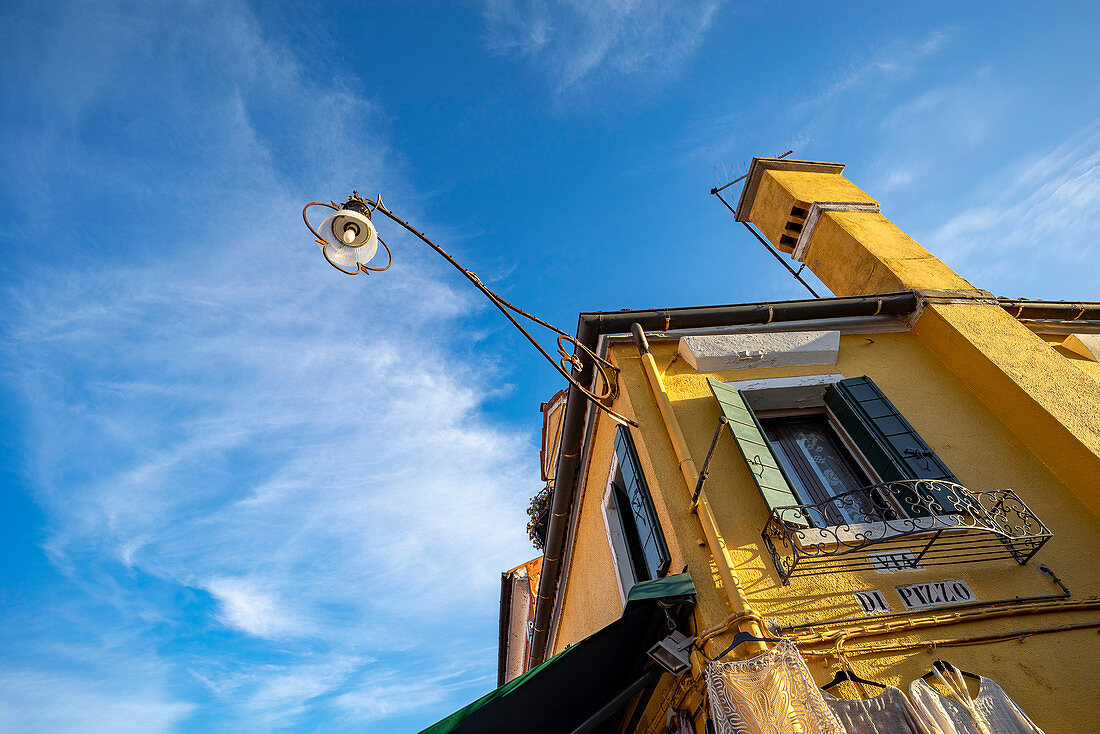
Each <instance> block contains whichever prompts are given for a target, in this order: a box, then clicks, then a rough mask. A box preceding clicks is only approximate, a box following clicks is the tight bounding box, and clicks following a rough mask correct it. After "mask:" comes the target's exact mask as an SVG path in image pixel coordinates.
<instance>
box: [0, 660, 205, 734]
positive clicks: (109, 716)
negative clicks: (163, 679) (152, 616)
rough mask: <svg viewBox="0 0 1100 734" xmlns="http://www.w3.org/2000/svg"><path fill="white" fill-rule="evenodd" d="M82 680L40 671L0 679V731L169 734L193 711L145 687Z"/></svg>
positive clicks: (146, 684) (115, 680) (135, 683)
mask: <svg viewBox="0 0 1100 734" xmlns="http://www.w3.org/2000/svg"><path fill="white" fill-rule="evenodd" d="M120 682H122V681H120V680H119V679H118V678H117V677H114V678H112V679H111V680H110V681H96V680H93V679H90V678H88V677H83V676H76V675H66V674H64V673H56V672H43V671H41V670H35V669H27V668H19V669H8V670H6V671H5V672H4V673H2V674H0V729H2V730H3V731H9V732H23V733H24V734H37V733H38V732H42V733H43V734H55V733H56V732H77V731H79V732H88V734H97V733H99V732H102V733H103V734H126V733H127V732H134V733H135V734H137V733H139V732H141V733H144V732H149V733H155V732H169V731H172V730H173V729H174V728H175V726H176V725H177V724H179V723H180V722H181V721H182V720H184V719H185V718H186V717H187V716H188V714H190V713H191V712H192V711H193V710H194V706H193V705H191V704H188V703H185V702H182V701H176V700H172V699H171V698H170V697H168V696H166V695H165V692H164V690H163V689H162V688H161V687H159V686H157V685H151V684H150V683H149V682H148V681H141V680H135V679H133V678H129V679H127V680H126V681H125V684H126V689H125V690H123V691H119V690H118V688H117V686H118V685H119V684H120Z"/></svg>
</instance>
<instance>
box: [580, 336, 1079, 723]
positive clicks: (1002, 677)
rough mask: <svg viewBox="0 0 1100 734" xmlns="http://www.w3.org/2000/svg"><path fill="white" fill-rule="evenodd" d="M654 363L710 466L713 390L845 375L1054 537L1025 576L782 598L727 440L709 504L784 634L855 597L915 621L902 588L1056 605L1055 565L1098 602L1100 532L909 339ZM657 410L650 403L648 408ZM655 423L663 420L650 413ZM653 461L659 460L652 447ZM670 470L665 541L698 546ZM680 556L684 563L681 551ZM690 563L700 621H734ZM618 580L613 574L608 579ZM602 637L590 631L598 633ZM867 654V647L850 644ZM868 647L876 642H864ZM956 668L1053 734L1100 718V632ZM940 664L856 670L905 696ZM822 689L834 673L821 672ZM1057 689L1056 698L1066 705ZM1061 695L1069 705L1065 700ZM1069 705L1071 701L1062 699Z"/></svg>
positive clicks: (796, 587) (753, 498)
mask: <svg viewBox="0 0 1100 734" xmlns="http://www.w3.org/2000/svg"><path fill="white" fill-rule="evenodd" d="M632 350H633V347H632V346H631V345H624V346H621V347H618V348H617V358H618V362H619V364H620V365H621V366H622V368H623V374H622V376H621V379H622V382H623V385H624V387H625V388H626V391H627V392H629V393H630V394H631V395H632V396H633V403H634V407H635V410H636V411H638V413H639V415H640V416H642V415H645V417H646V418H648V419H645V420H641V421H640V422H641V424H642V429H641V431H640V433H641V435H642V437H643V440H644V442H645V444H646V445H647V446H654V445H660V444H662V443H664V444H666V445H667V444H668V438H667V435H665V434H664V432H663V427H662V424H661V423H660V420H659V418H657V417H656V405H655V403H653V400H652V398H651V397H650V395H649V393H648V392H647V390H648V388H647V386H646V384H645V381H644V376H643V375H642V373H641V371H640V369H639V367H638V364H637V362H638V360H637V357H636V355H632V354H631V351H632ZM653 352H654V358H655V359H656V361H657V363H658V365H660V366H662V367H665V365H668V367H667V373H666V374H665V379H664V383H665V386H666V389H667V390H668V392H669V395H670V398H671V400H672V403H673V406H674V408H675V411H676V415H677V419H678V420H679V422H680V425H681V427H682V429H683V431H684V434H685V438H686V439H687V441H688V444H689V447H690V450H691V453H692V456H693V457H694V458H695V460H696V462H698V463H700V464H701V462H702V457H703V456H704V455H705V453H706V450H707V447H708V445H709V442H710V439H711V436H712V434H713V430H714V426H715V425H716V422H717V420H718V416H719V412H718V407H717V404H716V402H715V400H714V397H713V395H712V394H711V392H710V389H709V388H708V387H707V384H706V378H707V377H708V376H709V377H714V378H715V379H718V380H722V381H731V380H744V379H758V378H765V377H779V376H789V375H803V374H815V373H830V372H840V373H842V374H844V375H845V376H847V377H853V376H858V375H863V374H866V375H868V376H870V377H871V378H872V379H873V380H874V381H875V382H876V384H878V385H879V387H880V388H881V389H882V390H883V391H884V392H885V393H886V394H887V396H888V397H889V398H890V399H891V401H893V402H894V404H895V405H896V406H897V407H898V409H899V410H900V411H901V412H902V413H903V414H904V415H905V416H906V418H907V419H908V420H909V421H910V422H911V423H912V424H913V425H914V427H915V428H916V429H917V430H918V431H919V432H920V433H921V434H922V436H923V437H924V438H925V439H926V440H927V441H928V442H929V444H930V445H931V447H932V448H933V449H934V450H935V451H936V452H937V453H938V454H939V456H940V457H941V458H942V459H943V460H944V461H945V462H946V463H947V465H948V466H949V467H951V469H952V471H954V472H955V474H956V475H957V476H958V477H959V479H960V481H961V482H962V483H963V484H964V485H966V486H967V487H969V488H971V489H974V490H981V489H995V488H1003V487H1010V488H1013V489H1014V490H1016V492H1017V494H1019V495H1020V497H1021V498H1022V499H1023V500H1024V501H1025V502H1026V503H1027V504H1028V505H1029V506H1030V507H1031V508H1032V509H1033V510H1034V511H1035V512H1036V514H1037V515H1039V517H1040V518H1041V519H1042V520H1043V521H1044V522H1045V523H1046V524H1047V525H1048V527H1050V528H1051V530H1052V531H1053V532H1054V538H1053V539H1052V540H1051V541H1050V542H1049V543H1048V544H1047V545H1046V546H1045V547H1044V548H1043V550H1042V551H1040V553H1039V555H1038V556H1037V557H1036V558H1035V559H1033V560H1032V562H1031V563H1030V564H1029V565H1027V566H1020V565H1018V564H1017V563H1015V562H1014V561H1011V560H997V561H992V562H986V563H975V564H966V565H959V566H947V567H930V568H927V569H924V570H921V571H906V572H900V573H894V574H880V573H877V572H874V571H872V572H857V573H843V574H829V575H824V576H814V577H804V578H795V579H792V580H791V583H790V585H789V586H784V585H783V584H782V583H781V582H780V579H779V576H778V574H777V573H776V570H775V568H774V565H773V564H772V561H771V558H770V557H769V556H768V555H767V553H766V551H765V549H764V546H763V543H762V541H761V537H760V534H761V530H762V529H763V527H764V523H765V521H766V516H767V512H766V509H765V506H764V502H763V500H762V499H761V497H760V494H759V492H758V490H757V489H756V486H755V484H754V483H753V482H752V479H751V477H750V474H749V471H748V468H747V466H746V464H745V462H744V460H743V459H742V458H741V456H740V455H739V454H738V452H737V449H736V448H735V446H734V445H733V442H732V441H731V440H729V438H728V436H727V437H724V438H723V440H721V441H720V442H719V447H718V449H717V451H716V453H715V457H714V460H713V463H712V465H711V467H712V472H711V477H710V479H709V481H708V493H709V495H710V497H711V501H712V504H713V506H714V511H715V514H716V516H717V518H718V521H719V524H720V527H721V530H722V533H723V534H724V535H725V536H726V537H727V539H728V540H729V541H730V542H731V544H732V546H733V555H734V558H735V562H736V565H737V571H738V574H739V576H740V579H741V582H742V584H743V585H744V587H745V590H746V593H747V594H748V596H749V601H750V603H751V604H752V606H753V607H754V608H755V609H756V610H757V611H758V612H760V613H761V614H763V615H764V616H765V617H766V618H770V619H775V620H777V621H778V622H780V623H781V624H797V623H803V622H808V621H819V620H827V619H833V618H839V617H848V616H859V615H861V614H862V611H861V610H860V608H859V606H858V605H857V603H856V601H855V599H854V597H853V596H852V595H851V592H852V591H856V590H865V589H873V588H877V589H880V590H881V591H882V592H883V594H884V595H885V596H886V597H887V598H888V599H889V600H890V602H891V605H892V606H893V608H894V610H895V611H904V607H903V605H902V604H901V601H900V599H899V598H898V597H897V595H896V592H894V591H893V586H895V585H901V584H910V583H917V582H920V581H931V580H949V579H963V580H965V581H966V583H967V584H968V585H969V586H970V588H971V589H972V590H973V591H974V593H975V595H976V597H977V599H978V600H979V601H994V600H998V599H1005V598H1013V597H1016V596H1040V595H1046V594H1052V593H1057V591H1058V588H1057V587H1056V586H1054V585H1053V584H1052V582H1051V581H1050V580H1049V579H1048V578H1046V577H1045V576H1043V575H1041V574H1040V573H1039V572H1038V571H1037V570H1036V566H1037V565H1038V564H1039V563H1047V564H1048V565H1050V566H1051V567H1052V568H1053V569H1054V570H1055V572H1056V573H1057V574H1058V575H1059V576H1060V577H1061V578H1062V579H1063V580H1064V581H1065V582H1066V584H1067V585H1068V586H1069V587H1070V588H1071V589H1072V590H1073V591H1074V598H1086V597H1089V596H1092V595H1093V594H1094V593H1096V592H1097V591H1100V583H1098V582H1100V543H1098V542H1097V538H1100V520H1098V519H1097V517H1096V516H1095V515H1094V514H1093V513H1091V512H1089V511H1088V510H1087V509H1086V508H1085V507H1084V506H1083V504H1082V502H1081V501H1080V499H1079V498H1078V497H1077V496H1076V495H1075V494H1074V493H1073V492H1071V491H1069V489H1068V488H1067V487H1066V486H1065V485H1064V484H1063V483H1062V482H1061V481H1059V479H1058V478H1057V477H1056V476H1055V475H1054V473H1053V472H1052V471H1051V470H1050V469H1049V468H1048V467H1047V466H1046V465H1045V464H1044V463H1043V461H1041V460H1040V459H1039V458H1038V457H1037V456H1036V455H1035V453H1034V452H1033V451H1032V450H1030V449H1029V448H1028V446H1027V445H1026V444H1025V443H1024V442H1023V440H1021V438H1020V437H1018V436H1017V435H1015V434H1014V433H1013V432H1012V431H1011V430H1009V429H1008V428H1007V427H1006V426H1005V425H1004V423H1003V422H1002V421H1001V420H999V419H998V417H997V416H996V415H995V414H994V413H993V412H992V411H991V410H990V409H989V408H988V407H987V406H986V405H985V404H984V403H983V402H982V401H981V400H980V399H979V398H978V397H977V396H976V395H975V394H974V393H973V392H972V391H971V390H970V389H969V388H968V387H967V386H966V385H965V384H964V382H963V381H962V380H961V379H959V378H958V377H956V376H955V375H954V374H953V373H952V372H951V371H950V370H949V369H948V367H947V366H946V365H945V364H944V363H943V362H942V361H941V360H939V359H938V358H937V357H936V355H935V354H933V353H932V352H931V351H930V350H929V349H928V348H927V347H926V346H924V344H922V343H921V341H920V339H919V338H917V336H916V335H915V334H912V333H885V334H870V335H865V334H858V335H845V336H844V337H842V339H841V348H840V352H839V355H840V356H839V359H838V363H837V365H836V367H835V368H834V367H797V368H796V367H787V368H772V369H751V370H735V371H729V372H718V373H697V372H695V371H694V370H692V369H691V368H690V366H688V365H687V364H685V363H684V362H683V361H682V360H679V359H675V344H674V343H665V344H655V345H654V347H653ZM650 403H653V404H652V405H650ZM650 412H652V414H653V415H649V413H650ZM651 451H653V449H651ZM660 459H661V460H662V463H663V464H664V466H666V467H670V468H672V469H673V471H668V470H666V471H663V472H662V471H658V470H656V469H654V468H653V467H652V466H646V467H645V469H646V473H647V477H648V478H650V487H651V490H652V491H653V492H654V494H655V495H656V494H659V495H660V496H661V500H662V505H663V506H664V507H665V513H663V514H664V515H666V516H663V517H662V518H661V520H662V525H663V526H664V527H665V528H666V533H669V530H670V529H674V533H671V534H674V535H675V536H676V537H677V538H689V537H700V536H701V533H700V531H699V530H698V521H697V519H696V518H695V516H694V515H692V514H691V513H690V512H689V507H688V499H687V495H686V490H685V487H684V482H683V479H682V478H681V477H680V476H679V474H678V473H677V472H675V471H674V467H675V460H674V458H672V454H671V448H670V447H669V448H667V449H661V456H660ZM681 552H682V551H681ZM697 556H698V554H695V557H693V558H692V560H694V561H696V562H695V563H691V564H690V565H691V570H692V575H693V578H694V579H695V581H696V584H697V586H699V588H700V603H699V606H700V610H701V611H702V614H703V618H704V619H705V620H706V622H705V624H707V625H710V624H714V623H716V622H719V621H721V620H722V619H724V618H725V616H726V615H727V614H728V609H727V607H726V604H725V601H724V598H723V597H722V596H721V595H720V594H719V593H716V588H717V586H716V580H715V577H713V575H711V576H710V577H709V581H710V584H709V585H708V583H707V582H708V574H706V573H705V572H700V570H701V569H706V568H708V565H707V563H706V561H705V560H702V559H698V558H697ZM606 570H607V572H610V568H607V569H606ZM1096 619H1097V614H1096V613H1095V612H1092V613H1089V612H1084V613H1072V614H1057V615H1053V614H1050V615H1042V616H1034V617H1022V618H1003V619H995V620H988V621H984V622H977V623H972V624H966V625H955V626H951V627H937V628H932V629H928V630H923V631H919V632H917V633H915V634H912V635H908V636H907V635H900V636H894V637H892V638H887V639H889V640H891V641H898V640H910V639H934V638H943V637H953V636H958V635H967V636H969V635H974V634H993V633H999V632H1004V631H1010V630H1018V629H1025V628H1030V627H1035V626H1049V625H1051V624H1070V623H1076V622H1080V621H1088V620H1096ZM589 631H592V630H589ZM852 644H853V645H858V643H852ZM864 644H865V643H864ZM943 655H944V657H946V658H948V659H950V660H953V661H955V662H956V663H957V664H958V665H960V666H962V667H965V668H968V669H973V670H976V671H977V672H980V673H984V674H986V675H988V676H990V677H992V678H994V679H995V680H997V681H998V682H999V683H1000V684H1001V685H1002V686H1003V687H1004V688H1005V689H1006V690H1008V691H1009V692H1010V695H1012V696H1013V697H1014V698H1016V700H1017V701H1018V702H1019V703H1020V704H1021V705H1022V706H1023V707H1024V708H1025V710H1027V711H1028V712H1029V713H1030V714H1032V715H1033V716H1034V718H1035V719H1036V721H1037V723H1039V725H1040V726H1045V727H1047V729H1048V731H1071V730H1073V729H1072V725H1071V722H1073V721H1079V720H1080V719H1079V718H1077V717H1080V716H1083V715H1084V714H1085V712H1088V711H1093V710H1094V706H1095V704H1093V703H1092V701H1091V699H1090V698H1089V697H1088V696H1087V695H1086V693H1087V691H1088V690H1089V689H1090V688H1093V687H1094V686H1095V683H1094V681H1095V680H1097V679H1098V676H1100V641H1098V640H1097V634H1096V632H1095V631H1083V632H1070V633H1060V634H1057V635H1047V636H1043V637H1034V638H1030V639H1029V640H1028V641H1027V642H1026V643H1023V644H1021V643H1017V642H1011V643H999V644H995V645H989V646H982V647H970V648H959V649H951V650H949V651H944V653H943ZM931 660H932V658H931V657H930V656H929V655H928V654H924V653H907V654H893V655H885V656H882V657H880V658H871V659H868V658H858V659H856V661H855V664H856V667H857V669H858V670H859V671H860V672H861V673H862V674H864V675H865V676H866V677H869V678H872V679H875V680H882V681H884V682H891V683H893V684H895V685H898V684H902V685H907V684H908V683H909V681H911V680H912V679H913V678H914V677H916V676H918V675H920V674H921V673H923V672H925V671H926V670H927V668H928V665H929V664H930V662H931ZM813 670H814V673H815V675H817V676H818V677H820V678H821V681H822V682H824V681H825V680H828V679H829V678H830V677H831V670H826V669H825V668H824V667H822V666H821V665H815V666H813ZM1050 688H1059V689H1061V690H1060V691H1059V694H1058V697H1057V704H1055V701H1054V700H1052V698H1051V695H1050V690H1049V689H1050ZM1063 691H1064V694H1063ZM1063 698H1064V699H1065V700H1063Z"/></svg>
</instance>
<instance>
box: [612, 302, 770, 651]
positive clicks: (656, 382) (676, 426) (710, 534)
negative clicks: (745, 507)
mask: <svg viewBox="0 0 1100 734" xmlns="http://www.w3.org/2000/svg"><path fill="white" fill-rule="evenodd" d="M630 333H632V334H633V335H634V343H635V344H637V346H638V355H639V356H640V357H641V360H642V369H643V370H644V371H645V376H646V379H647V380H648V381H649V387H650V389H651V390H652V391H653V397H654V398H655V399H656V400H657V407H658V408H660V410H661V420H662V421H663V422H664V424H665V429H666V430H667V431H668V437H669V438H670V439H671V440H672V450H673V451H674V452H676V460H677V461H678V462H679V464H680V473H681V474H683V475H684V482H685V484H686V488H687V493H688V496H691V494H692V492H693V491H694V489H695V485H696V484H698V483H699V471H698V470H697V469H696V468H695V461H694V460H693V459H692V458H691V453H690V452H689V451H688V447H687V441H685V440H684V433H683V431H682V430H680V423H679V421H677V420H676V414H675V413H674V412H673V410H672V403H671V402H670V401H669V399H668V393H667V392H665V385H664V383H663V382H662V381H661V376H660V374H658V372H657V363H656V362H654V361H653V355H652V354H651V353H650V351H649V342H648V341H647V340H646V336H645V331H643V330H642V326H641V324H639V323H637V322H634V323H633V324H631V325H630ZM696 512H697V514H698V515H699V523H700V524H701V525H702V526H703V534H704V535H705V536H706V539H707V545H708V546H709V547H710V552H711V555H713V556H714V560H715V563H716V564H717V566H718V573H719V575H721V577H722V585H723V586H724V587H725V589H726V598H727V599H729V603H730V608H731V610H732V611H733V613H734V614H735V615H753V616H749V617H745V618H742V619H740V620H739V621H738V623H737V628H738V631H741V632H748V633H749V634H751V635H752V636H753V637H764V634H763V632H762V630H761V629H760V625H759V623H758V622H757V620H756V619H755V618H754V617H755V616H756V615H755V614H754V613H753V611H752V608H751V607H749V600H748V598H747V597H746V596H745V590H744V588H742V586H741V581H740V579H738V578H737V570H736V568H734V565H733V557H732V556H731V555H730V552H729V548H727V547H726V540H725V538H723V537H722V533H721V531H720V530H719V529H718V523H717V522H716V521H715V519H714V514H713V513H712V512H711V509H710V502H708V501H707V493H706V490H705V489H704V490H703V491H702V492H701V493H700V494H699V503H698V505H697V507H696ZM766 649H767V648H766V647H765V646H764V644H763V643H761V642H754V641H749V642H747V643H745V644H744V645H743V646H742V647H741V650H742V652H743V653H745V654H746V655H755V654H757V653H761V652H764V650H766Z"/></svg>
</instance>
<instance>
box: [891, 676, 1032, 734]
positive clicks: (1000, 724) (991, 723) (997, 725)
mask: <svg viewBox="0 0 1100 734" xmlns="http://www.w3.org/2000/svg"><path fill="white" fill-rule="evenodd" d="M936 677H937V678H938V679H939V682H940V684H941V685H943V687H944V688H945V689H946V690H948V691H950V694H951V695H950V697H948V696H944V695H943V694H942V693H940V692H939V691H937V690H936V689H935V688H933V687H932V686H930V685H928V684H927V683H926V682H924V681H923V680H921V679H920V678H918V679H916V680H915V681H913V682H912V683H911V684H910V686H909V698H910V699H911V700H912V702H913V706H914V708H916V710H917V712H918V713H919V714H920V716H921V718H922V719H923V720H924V721H925V722H926V723H927V724H929V725H933V726H936V727H938V729H937V730H936V731H941V732H943V734H1043V730H1042V729H1040V728H1039V727H1037V726H1036V725H1035V724H1034V722H1032V720H1031V719H1030V718H1028V715H1027V714H1025V713H1024V712H1023V710H1022V709H1021V708H1020V707H1019V706H1017V705H1016V702H1015V701H1013V700H1012V699H1011V698H1009V697H1008V694H1007V693H1005V692H1004V690H1003V689H1002V688H1001V687H1000V686H999V685H997V684H996V683H995V682H994V681H991V680H990V679H989V678H985V677H981V678H980V679H979V681H978V695H976V696H971V695H970V692H969V691H968V690H967V688H966V681H964V680H963V679H962V677H961V676H959V675H958V674H957V673H954V674H951V673H949V674H948V676H946V677H945V676H944V675H942V674H941V673H939V671H937V672H936Z"/></svg>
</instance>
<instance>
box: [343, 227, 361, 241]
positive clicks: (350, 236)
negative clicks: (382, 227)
mask: <svg viewBox="0 0 1100 734" xmlns="http://www.w3.org/2000/svg"><path fill="white" fill-rule="evenodd" d="M358 236H359V227H357V226H356V225H355V224H354V223H353V222H348V223H347V224H345V225H344V236H343V238H342V239H343V240H344V244H348V245H350V244H351V243H352V242H354V241H355V238H356V237H358Z"/></svg>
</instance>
